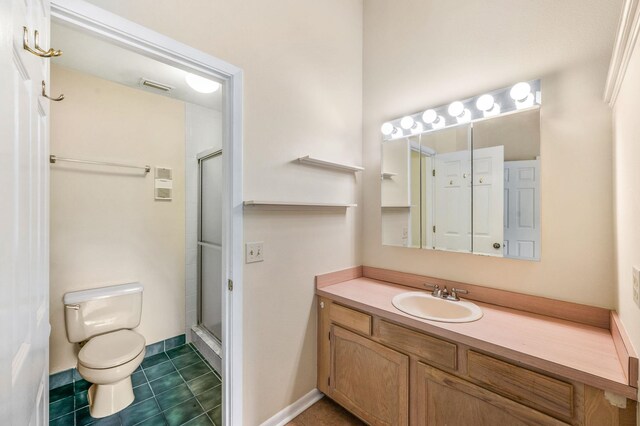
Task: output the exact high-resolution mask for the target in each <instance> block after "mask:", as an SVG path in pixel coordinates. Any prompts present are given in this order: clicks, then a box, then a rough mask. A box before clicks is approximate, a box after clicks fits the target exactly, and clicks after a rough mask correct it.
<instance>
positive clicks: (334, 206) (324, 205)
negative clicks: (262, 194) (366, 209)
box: [244, 200, 358, 209]
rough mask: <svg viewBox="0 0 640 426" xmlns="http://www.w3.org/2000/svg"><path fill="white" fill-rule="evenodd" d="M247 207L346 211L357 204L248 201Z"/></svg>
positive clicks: (245, 204)
mask: <svg viewBox="0 0 640 426" xmlns="http://www.w3.org/2000/svg"><path fill="white" fill-rule="evenodd" d="M244 206H245V207H291V208H303V209H338V208H339V209H346V208H348V207H357V206H358V205H357V204H349V203H303V202H296V201H257V200H248V201H245V202H244Z"/></svg>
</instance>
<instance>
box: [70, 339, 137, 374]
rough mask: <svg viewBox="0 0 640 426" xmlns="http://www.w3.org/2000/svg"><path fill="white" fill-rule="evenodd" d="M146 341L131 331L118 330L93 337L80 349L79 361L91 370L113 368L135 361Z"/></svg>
mask: <svg viewBox="0 0 640 426" xmlns="http://www.w3.org/2000/svg"><path fill="white" fill-rule="evenodd" d="M144 345H145V340H144V337H142V336H141V335H140V334H138V333H136V332H135V331H131V330H118V331H114V332H112V333H107V334H103V335H100V336H96V337H92V338H91V339H89V341H88V342H87V343H86V344H85V345H84V346H83V347H82V349H80V353H78V361H79V362H80V364H82V365H84V366H85V367H89V368H112V367H117V366H119V365H122V364H124V363H127V362H129V361H131V360H132V359H134V358H135V357H136V356H138V355H139V354H140V352H142V350H143V349H144Z"/></svg>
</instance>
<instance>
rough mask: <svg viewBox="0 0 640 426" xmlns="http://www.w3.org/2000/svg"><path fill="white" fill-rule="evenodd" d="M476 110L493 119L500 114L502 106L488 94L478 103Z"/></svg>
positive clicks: (479, 99) (481, 97)
mask: <svg viewBox="0 0 640 426" xmlns="http://www.w3.org/2000/svg"><path fill="white" fill-rule="evenodd" d="M476 108H478V110H480V111H482V115H483V116H485V117H493V116H494V115H498V114H500V104H498V103H496V101H495V100H494V98H493V96H491V95H489V94H486V95H482V96H480V97H479V98H478V100H477V101H476Z"/></svg>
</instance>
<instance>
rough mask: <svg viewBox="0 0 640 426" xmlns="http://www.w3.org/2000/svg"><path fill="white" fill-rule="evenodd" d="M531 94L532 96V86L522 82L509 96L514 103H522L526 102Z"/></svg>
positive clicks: (514, 87) (515, 86)
mask: <svg viewBox="0 0 640 426" xmlns="http://www.w3.org/2000/svg"><path fill="white" fill-rule="evenodd" d="M530 94H531V86H530V85H529V83H525V82H520V83H517V84H515V85H514V86H513V87H512V88H511V91H510V92H509V95H510V96H511V98H512V99H513V100H514V101H520V102H523V101H525V100H526V99H527V98H528V97H529V95H530Z"/></svg>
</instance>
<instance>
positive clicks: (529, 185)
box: [381, 107, 540, 260]
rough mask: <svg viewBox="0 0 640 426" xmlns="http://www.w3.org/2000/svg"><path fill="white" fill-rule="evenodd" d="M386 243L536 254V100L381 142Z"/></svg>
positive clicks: (506, 254) (523, 256) (533, 256)
mask: <svg viewBox="0 0 640 426" xmlns="http://www.w3.org/2000/svg"><path fill="white" fill-rule="evenodd" d="M381 190H382V194H381V199H382V209H381V210H382V213H381V216H382V241H383V244H384V245H392V246H402V247H414V248H417V247H421V248H424V249H433V250H445V251H455V252H463V253H474V254H481V255H488V256H496V257H508V258H516V259H526V260H539V259H540V114H539V108H538V107H535V108H533V109H529V110H524V111H519V112H518V113H513V114H507V115H503V116H498V117H493V118H490V119H486V120H481V121H476V122H474V123H468V124H461V125H459V126H455V127H449V128H446V129H441V130H435V131H431V132H426V133H422V134H421V135H416V136H412V137H408V138H400V139H392V140H385V141H383V142H382V184H381Z"/></svg>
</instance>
